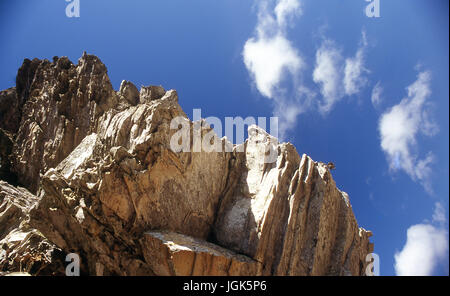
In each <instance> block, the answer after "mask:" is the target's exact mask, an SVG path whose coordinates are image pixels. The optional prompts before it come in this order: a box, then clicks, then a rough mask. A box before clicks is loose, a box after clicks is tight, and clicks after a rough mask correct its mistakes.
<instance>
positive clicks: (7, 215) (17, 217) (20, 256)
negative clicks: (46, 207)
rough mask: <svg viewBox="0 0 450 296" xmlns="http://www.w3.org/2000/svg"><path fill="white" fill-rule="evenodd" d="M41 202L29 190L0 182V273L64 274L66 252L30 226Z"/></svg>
mask: <svg viewBox="0 0 450 296" xmlns="http://www.w3.org/2000/svg"><path fill="white" fill-rule="evenodd" d="M38 202H39V198H38V197H36V196H34V195H32V194H31V193H30V192H28V191H27V190H26V189H24V188H20V187H17V188H16V187H13V186H11V185H9V184H8V183H6V182H3V181H0V272H6V273H10V272H14V271H20V272H27V273H32V274H34V275H62V274H64V265H63V262H64V261H63V260H64V256H63V252H62V251H61V250H60V249H59V248H57V247H56V246H55V245H54V244H53V243H51V242H49V241H48V240H47V239H46V238H45V237H44V236H43V235H42V234H41V233H40V232H39V231H38V230H36V229H34V228H32V227H30V225H29V211H30V209H31V208H32V207H33V206H34V205H36V204H37V203H38ZM10 275H13V274H10Z"/></svg>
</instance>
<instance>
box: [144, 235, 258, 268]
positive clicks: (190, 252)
mask: <svg viewBox="0 0 450 296" xmlns="http://www.w3.org/2000/svg"><path fill="white" fill-rule="evenodd" d="M141 245H142V248H143V253H144V257H145V259H146V261H147V262H149V264H150V266H151V269H152V270H153V271H154V272H155V273H156V274H158V275H180V276H189V275H206V276H207V275H232V276H239V275H258V274H259V272H260V270H261V263H259V262H256V261H255V260H252V259H251V258H248V257H246V256H243V255H238V254H236V253H234V252H231V251H229V250H227V249H224V248H222V247H220V246H217V245H215V244H212V243H209V242H206V241H203V240H200V239H196V238H193V237H190V236H186V235H183V234H178V233H174V232H145V233H144V237H143V238H142V239H141Z"/></svg>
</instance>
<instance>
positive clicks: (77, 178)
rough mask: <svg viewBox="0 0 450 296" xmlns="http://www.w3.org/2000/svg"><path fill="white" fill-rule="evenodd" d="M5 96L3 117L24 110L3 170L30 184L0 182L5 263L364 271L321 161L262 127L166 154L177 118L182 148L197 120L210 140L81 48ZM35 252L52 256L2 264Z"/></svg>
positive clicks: (355, 235)
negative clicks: (115, 83)
mask: <svg viewBox="0 0 450 296" xmlns="http://www.w3.org/2000/svg"><path fill="white" fill-rule="evenodd" d="M0 94H1V95H0V99H1V101H0V102H2V101H3V100H6V99H4V98H7V99H8V100H13V101H14V98H15V100H16V101H15V102H16V103H14V104H9V106H6V105H5V106H6V107H5V108H3V107H2V105H1V104H0V111H1V113H0V116H1V117H0V118H2V120H3V118H19V119H15V120H16V121H15V122H17V124H14V121H12V123H11V124H10V125H6V124H5V123H0V124H1V125H0V128H2V129H4V130H5V132H4V133H3V134H4V135H5V137H6V138H7V139H6V138H5V143H6V142H7V143H9V144H8V145H9V146H8V147H9V148H8V149H9V150H8V149H6V148H5V149H2V151H3V150H4V151H5V152H2V154H1V157H2V163H3V161H5V164H8V166H6V165H5V166H3V167H4V170H3V171H4V173H3V175H5V176H11V175H14V176H17V183H18V184H19V185H21V186H23V187H26V188H27V190H26V189H24V188H20V187H13V186H12V185H10V184H7V183H5V182H3V183H1V186H2V187H1V188H5V189H2V192H7V194H6V193H5V194H4V195H0V196H5V197H3V200H4V202H3V203H4V204H5V205H9V206H8V207H7V208H8V210H2V209H3V207H2V208H0V239H2V241H3V242H4V244H6V245H8V250H9V251H8V253H6V252H4V253H0V271H2V270H3V271H26V272H30V273H31V274H52V273H53V274H57V273H58V272H59V273H60V274H62V273H63V272H64V269H63V266H62V265H63V264H61V261H62V260H61V258H63V256H62V255H64V254H67V253H72V252H75V253H77V254H78V255H80V257H81V270H82V272H83V273H84V274H91V275H363V274H364V270H365V265H366V262H365V258H366V255H367V254H368V253H370V252H371V251H372V249H373V245H372V244H371V243H370V242H369V237H370V235H371V233H370V232H368V231H365V230H364V229H362V228H359V227H358V224H357V222H356V219H355V217H354V214H353V211H352V208H351V206H350V202H349V198H348V196H347V194H346V193H344V192H342V191H340V190H339V189H337V187H336V184H335V182H334V180H333V178H332V175H331V173H330V171H329V168H328V167H327V166H326V165H325V164H323V163H320V162H319V163H318V162H314V161H313V160H312V159H310V158H309V157H308V156H307V155H303V156H300V155H299V154H298V153H297V151H296V149H295V147H294V146H293V145H292V144H289V143H278V141H277V139H275V138H273V137H271V136H270V135H269V134H267V133H266V132H265V131H264V130H262V129H260V128H258V127H256V126H251V127H250V128H249V138H248V139H247V140H246V141H245V142H244V143H243V144H240V145H232V144H231V143H230V142H228V140H227V139H226V138H222V139H218V141H217V143H218V145H219V146H220V147H222V148H223V149H220V150H214V151H210V152H207V151H202V152H193V151H190V152H183V151H174V150H172V149H171V139H172V136H173V135H174V134H175V133H177V132H179V131H178V130H177V128H174V126H173V125H172V126H171V124H172V123H173V119H174V118H177V119H178V121H177V125H178V124H180V125H185V126H187V127H188V131H189V133H188V135H186V137H187V139H189V141H190V143H193V142H194V140H193V137H194V135H195V132H196V131H195V130H194V127H195V126H199V125H201V126H203V128H202V129H201V131H200V133H201V136H203V137H205V136H210V135H213V137H216V138H217V136H215V134H214V132H213V131H212V130H211V128H210V127H209V126H208V125H207V124H205V123H204V122H191V121H190V120H189V118H188V117H187V116H186V114H185V113H184V112H183V110H182V109H181V107H180V106H179V104H178V96H177V93H176V91H174V90H169V91H166V90H164V88H162V87H161V86H148V87H142V88H141V90H140V91H139V90H138V89H137V88H136V87H135V86H134V85H133V84H132V83H131V82H128V81H123V82H122V84H121V86H120V89H119V91H117V92H116V91H114V90H113V88H112V86H111V84H110V82H109V78H108V76H107V71H106V67H105V66H104V65H103V64H102V63H101V61H100V60H99V59H98V58H97V57H95V56H91V55H87V54H83V56H82V57H81V58H80V60H79V62H78V64H77V65H74V64H72V63H71V62H70V61H69V60H68V59H67V58H65V57H62V58H54V61H53V62H52V63H51V62H49V61H46V60H44V61H40V60H37V59H35V60H33V61H29V60H25V62H24V64H23V66H22V67H21V68H20V70H19V73H18V77H17V86H16V89H10V90H7V92H2V93H0ZM11 98H13V99H11ZM8 139H9V142H8ZM225 147H227V148H229V149H225ZM227 151H229V152H227ZM268 151H269V152H270V153H269V154H273V155H272V156H273V161H271V162H267V157H268V153H267V152H268ZM10 183H12V182H10ZM2 194H3V193H2ZM6 196H8V197H7V198H6ZM24 200H26V201H27V202H26V203H23V202H22V203H20V202H19V201H24ZM16 204H21V205H22V206H20V207H18V206H14V205H16ZM4 208H5V209H6V207H4ZM11 213H12V214H11ZM24 221H25V222H24ZM19 232H20V233H21V235H17V234H16V233H19ZM30 233H32V235H33V237H36V238H35V239H34V240H31V239H28V240H27V239H26V238H25V237H26V235H29V234H30ZM24 235H25V236H24ZM18 237H20V238H21V239H20V240H18V239H17V238H18ZM14 241H15V242H19V241H20V243H18V244H13V242H14ZM23 245H26V246H27V247H26V248H24V247H23ZM24 250H26V251H24ZM34 251H35V252H36V254H42V255H43V254H54V255H52V256H47V257H45V256H41V258H44V259H42V260H41V261H40V262H43V263H40V265H39V268H38V267H36V268H27V269H19V268H17V266H16V265H14V264H5V262H10V261H11V260H12V261H14V262H16V261H17V260H21V258H34V257H33V256H34V255H33V256H28V255H26V254H29V253H30V254H31V253H32V252H34ZM33 254H34V253H33ZM27 256H28V257H27ZM16 258H17V260H16ZM33 260H34V259H33ZM33 260H31V262H35V261H33ZM28 265H30V266H38V264H35V263H33V264H32V263H29V264H28ZM41 267H42V268H41Z"/></svg>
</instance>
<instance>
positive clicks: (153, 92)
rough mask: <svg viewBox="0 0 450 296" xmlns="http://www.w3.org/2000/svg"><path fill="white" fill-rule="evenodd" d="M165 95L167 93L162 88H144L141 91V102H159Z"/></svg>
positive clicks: (152, 86)
mask: <svg viewBox="0 0 450 296" xmlns="http://www.w3.org/2000/svg"><path fill="white" fill-rule="evenodd" d="M165 93H166V91H165V90H164V88H163V87H162V86H154V85H151V86H143V87H142V88H141V91H140V101H141V103H145V102H150V101H153V100H159V99H160V98H162V97H163V96H164V94H165Z"/></svg>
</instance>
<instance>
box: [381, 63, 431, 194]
mask: <svg viewBox="0 0 450 296" xmlns="http://www.w3.org/2000/svg"><path fill="white" fill-rule="evenodd" d="M430 81H431V73H430V72H428V71H424V72H421V73H419V75H418V77H417V80H416V81H415V82H414V83H413V84H411V85H410V86H408V88H407V91H408V96H407V97H406V98H404V99H403V100H402V101H401V102H400V103H399V104H397V105H395V106H393V107H392V108H390V109H389V110H387V111H386V112H385V113H384V114H382V116H381V118H380V121H379V132H380V136H381V148H382V150H383V151H384V152H385V153H386V155H387V158H388V161H389V166H390V169H391V170H393V171H395V170H398V169H402V170H404V171H405V172H406V173H407V174H408V175H409V176H410V177H411V178H412V179H413V180H418V181H419V182H420V183H421V184H422V185H423V186H424V187H425V189H426V190H428V191H430V190H431V185H430V173H431V168H430V165H431V163H432V162H433V158H434V157H433V154H432V153H431V152H429V153H428V155H427V156H426V158H425V159H423V160H417V155H416V153H415V150H416V149H417V135H418V133H419V131H420V132H422V133H423V134H425V135H432V133H431V132H430V130H431V129H430V128H429V127H430V126H433V125H434V124H433V123H432V122H431V121H430V119H429V117H428V112H427V106H428V105H427V102H426V101H427V99H428V98H429V96H430V95H431V88H430Z"/></svg>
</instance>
